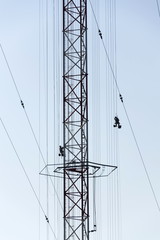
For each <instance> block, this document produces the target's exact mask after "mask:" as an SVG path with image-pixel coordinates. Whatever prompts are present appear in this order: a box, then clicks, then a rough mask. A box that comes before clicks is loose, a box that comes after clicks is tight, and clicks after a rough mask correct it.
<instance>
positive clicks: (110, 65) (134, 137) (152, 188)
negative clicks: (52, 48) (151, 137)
mask: <svg viewBox="0 0 160 240" xmlns="http://www.w3.org/2000/svg"><path fill="white" fill-rule="evenodd" d="M89 3H90V6H91V9H92V13H93V16H94V19H95V22H96V25H97V29H98V34H99V36H100V39H101V40H102V45H103V48H104V51H105V54H106V57H107V61H108V63H109V67H110V70H111V72H112V75H113V80H114V82H115V84H116V88H117V92H118V94H119V98H120V101H121V103H122V106H123V109H124V112H125V115H126V117H127V120H128V123H129V126H130V129H131V132H132V136H133V139H134V141H135V144H136V147H137V150H138V153H139V156H140V159H141V162H142V165H143V168H144V171H145V174H146V177H147V180H148V183H149V186H150V189H151V192H152V194H153V197H154V200H155V203H156V205H157V208H158V211H159V212H160V204H159V202H158V199H157V196H156V193H155V190H154V187H153V184H152V181H151V178H150V175H149V172H148V170H147V167H146V164H145V161H144V158H143V155H142V152H141V149H140V146H139V144H138V141H137V138H136V135H135V132H134V129H133V126H132V123H131V120H130V118H129V115H128V111H127V109H126V106H125V104H124V100H123V97H122V95H121V92H120V88H119V86H118V83H117V78H116V76H115V73H114V70H113V67H112V64H111V61H110V58H109V55H108V52H107V48H106V46H105V43H104V40H103V35H102V32H101V30H100V27H99V24H98V21H97V18H96V15H95V12H94V8H93V5H92V3H91V1H90V0H89ZM157 7H158V12H159V16H160V8H159V3H158V0H157Z"/></svg>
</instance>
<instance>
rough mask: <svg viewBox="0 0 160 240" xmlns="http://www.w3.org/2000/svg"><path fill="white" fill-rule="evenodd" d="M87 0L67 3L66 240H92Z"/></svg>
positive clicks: (65, 38)
mask: <svg viewBox="0 0 160 240" xmlns="http://www.w3.org/2000/svg"><path fill="white" fill-rule="evenodd" d="M87 81H88V74H87V0H63V130H64V145H63V147H64V156H63V157H64V166H63V169H64V240H68V239H79V240H88V239H89V197H88V188H89V179H88V93H87Z"/></svg>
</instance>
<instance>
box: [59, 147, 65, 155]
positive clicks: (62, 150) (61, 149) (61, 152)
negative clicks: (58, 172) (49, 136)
mask: <svg viewBox="0 0 160 240" xmlns="http://www.w3.org/2000/svg"><path fill="white" fill-rule="evenodd" d="M58 155H59V156H60V157H63V156H64V147H62V146H59V154H58Z"/></svg>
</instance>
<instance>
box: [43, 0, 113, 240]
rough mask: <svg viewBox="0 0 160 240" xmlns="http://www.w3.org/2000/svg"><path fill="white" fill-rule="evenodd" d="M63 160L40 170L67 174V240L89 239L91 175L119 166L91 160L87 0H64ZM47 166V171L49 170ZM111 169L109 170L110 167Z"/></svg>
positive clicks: (65, 225) (65, 201) (106, 174)
mask: <svg viewBox="0 0 160 240" xmlns="http://www.w3.org/2000/svg"><path fill="white" fill-rule="evenodd" d="M59 156H60V157H61V158H62V159H63V163H57V164H48V165H46V166H45V167H44V168H43V169H42V171H41V173H40V174H42V175H49V176H54V177H60V178H63V194H64V240H69V239H74V240H75V239H79V240H89V234H90V233H93V232H95V231H96V229H97V227H96V225H95V224H94V226H93V229H92V230H89V179H90V178H92V177H94V178H95V177H102V176H103V177H104V176H108V175H109V174H110V173H112V172H113V171H114V170H115V169H116V167H115V166H110V165H104V164H99V163H93V162H90V161H88V73H87V0H63V146H59ZM46 168H47V171H46ZM106 170H107V171H106Z"/></svg>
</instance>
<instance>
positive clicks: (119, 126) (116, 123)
mask: <svg viewBox="0 0 160 240" xmlns="http://www.w3.org/2000/svg"><path fill="white" fill-rule="evenodd" d="M114 120H115V123H114V125H113V127H118V128H121V127H122V126H121V124H120V121H119V118H118V117H117V116H115V118H114Z"/></svg>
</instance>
